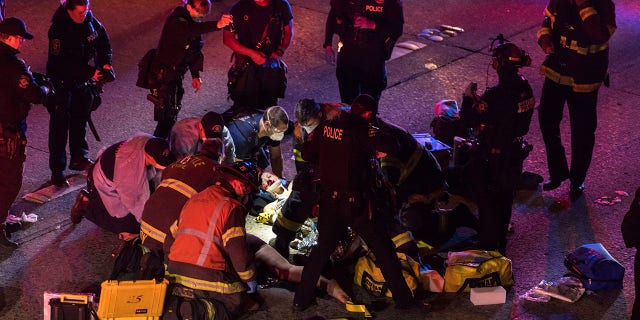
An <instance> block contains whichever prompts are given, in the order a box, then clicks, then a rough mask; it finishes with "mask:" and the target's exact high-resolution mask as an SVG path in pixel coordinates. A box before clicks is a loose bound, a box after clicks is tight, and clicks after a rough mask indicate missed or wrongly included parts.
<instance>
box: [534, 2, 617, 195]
mask: <svg viewBox="0 0 640 320" xmlns="http://www.w3.org/2000/svg"><path fill="white" fill-rule="evenodd" d="M544 13H545V18H544V21H543V23H542V28H541V29H540V31H539V32H538V44H539V45H540V47H541V48H542V49H543V51H544V52H545V53H546V54H547V57H546V59H545V60H544V62H543V64H542V66H541V68H540V71H541V73H542V74H544V76H545V79H544V84H543V86H542V94H541V96H540V107H539V108H538V120H539V122H540V130H541V131H542V138H543V139H544V144H545V147H546V151H547V152H546V154H547V165H548V166H549V180H548V181H546V182H545V183H544V184H543V189H544V190H553V189H556V188H558V187H559V186H560V184H561V183H562V182H563V181H564V180H566V179H569V180H570V181H571V185H570V187H569V197H570V198H571V200H572V201H573V200H577V199H578V198H579V197H580V196H581V195H582V193H583V190H584V180H585V178H586V176H587V171H588V169H589V165H590V164H591V157H592V154H593V146H594V143H595V132H596V127H597V112H596V105H597V102H598V89H599V88H600V85H601V84H602V83H603V82H604V83H605V85H607V84H608V81H606V80H607V78H608V77H607V68H608V64H609V39H610V38H611V36H612V35H613V32H614V31H615V30H616V19H615V7H614V4H613V1H611V0H552V1H549V3H548V4H547V7H546V10H545V11H544ZM565 102H566V103H567V107H568V108H569V118H570V125H571V166H570V167H569V165H568V164H567V158H566V155H565V151H564V147H563V146H562V140H561V139H560V122H561V121H562V111H563V109H564V104H565Z"/></svg>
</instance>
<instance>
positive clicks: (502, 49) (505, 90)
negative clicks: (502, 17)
mask: <svg viewBox="0 0 640 320" xmlns="http://www.w3.org/2000/svg"><path fill="white" fill-rule="evenodd" d="M495 41H499V44H498V45H497V46H496V47H494V46H493V44H492V49H491V51H492V54H493V57H492V66H493V68H494V69H495V70H496V72H497V74H498V84H497V85H496V86H493V87H490V88H488V89H487V90H486V91H485V93H484V94H483V95H482V96H481V97H478V96H477V94H476V92H475V87H476V86H475V84H474V83H472V84H470V85H469V88H467V90H466V91H465V94H464V97H463V102H462V115H461V120H462V122H463V124H465V125H466V126H468V127H469V128H471V129H472V130H473V132H474V135H475V136H476V137H477V149H476V150H475V151H474V152H473V156H472V160H471V163H470V164H469V166H470V168H471V172H472V173H471V177H469V178H470V179H471V185H472V186H473V187H472V188H473V193H472V194H473V195H474V196H475V199H473V200H475V201H476V202H477V204H478V212H479V217H480V230H479V246H480V248H482V249H486V250H498V251H500V252H501V253H502V254H503V255H504V254H505V251H506V247H507V243H506V242H507V229H508V225H509V222H510V220H511V212H512V205H513V197H514V195H515V188H516V186H517V184H518V181H519V179H520V175H521V173H522V163H523V161H524V159H525V158H526V157H527V155H528V153H529V151H530V150H531V148H530V146H529V145H528V144H527V143H526V141H525V140H524V136H525V135H526V134H527V132H529V124H530V123H531V116H532V115H533V108H534V105H535V99H534V97H533V92H532V90H531V86H530V85H529V82H528V81H527V80H526V79H524V77H522V76H521V75H520V74H519V73H518V69H519V68H520V67H523V66H528V65H530V64H531V58H530V57H529V56H528V55H527V54H526V53H525V52H524V51H523V50H522V49H520V48H518V47H517V46H516V45H514V44H513V43H511V42H506V40H504V38H503V37H502V35H499V36H498V38H496V40H495Z"/></svg>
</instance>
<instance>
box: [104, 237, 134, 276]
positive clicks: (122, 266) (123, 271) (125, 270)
mask: <svg viewBox="0 0 640 320" xmlns="http://www.w3.org/2000/svg"><path fill="white" fill-rule="evenodd" d="M141 243H142V241H141V240H140V238H135V239H133V240H129V241H125V242H124V243H123V244H122V245H121V247H120V250H119V252H118V255H117V256H116V261H115V262H114V263H113V269H112V270H111V275H110V276H109V280H136V279H137V276H138V272H139V271H140V259H141V258H142V245H141Z"/></svg>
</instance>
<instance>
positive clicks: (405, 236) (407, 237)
mask: <svg viewBox="0 0 640 320" xmlns="http://www.w3.org/2000/svg"><path fill="white" fill-rule="evenodd" d="M391 240H392V241H393V244H395V245H396V248H399V247H401V246H402V245H404V244H406V243H409V242H411V241H413V236H412V235H411V232H410V231H407V232H403V233H400V234H398V235H397V236H395V237H393V238H392V239H391Z"/></svg>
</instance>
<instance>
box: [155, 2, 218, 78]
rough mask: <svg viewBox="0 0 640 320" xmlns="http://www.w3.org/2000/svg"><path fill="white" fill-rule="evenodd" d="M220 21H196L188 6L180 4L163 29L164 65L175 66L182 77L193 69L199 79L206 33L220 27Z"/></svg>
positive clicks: (160, 56)
mask: <svg viewBox="0 0 640 320" xmlns="http://www.w3.org/2000/svg"><path fill="white" fill-rule="evenodd" d="M217 23H218V22H217V21H205V22H196V21H194V20H193V19H192V18H191V15H189V11H187V9H186V8H185V7H184V6H178V7H176V8H175V9H174V10H173V12H171V15H170V16H169V17H168V18H167V21H166V22H165V24H164V27H163V28H162V35H161V36H160V43H159V44H158V57H157V61H158V63H159V64H160V66H162V67H169V68H175V71H176V74H177V75H179V76H182V75H184V73H185V72H186V71H187V69H189V70H190V72H191V77H192V78H199V77H200V71H202V70H203V65H204V55H203V54H202V47H203V45H204V40H203V39H202V34H203V33H207V32H212V31H216V30H219V29H218V27H217Z"/></svg>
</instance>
